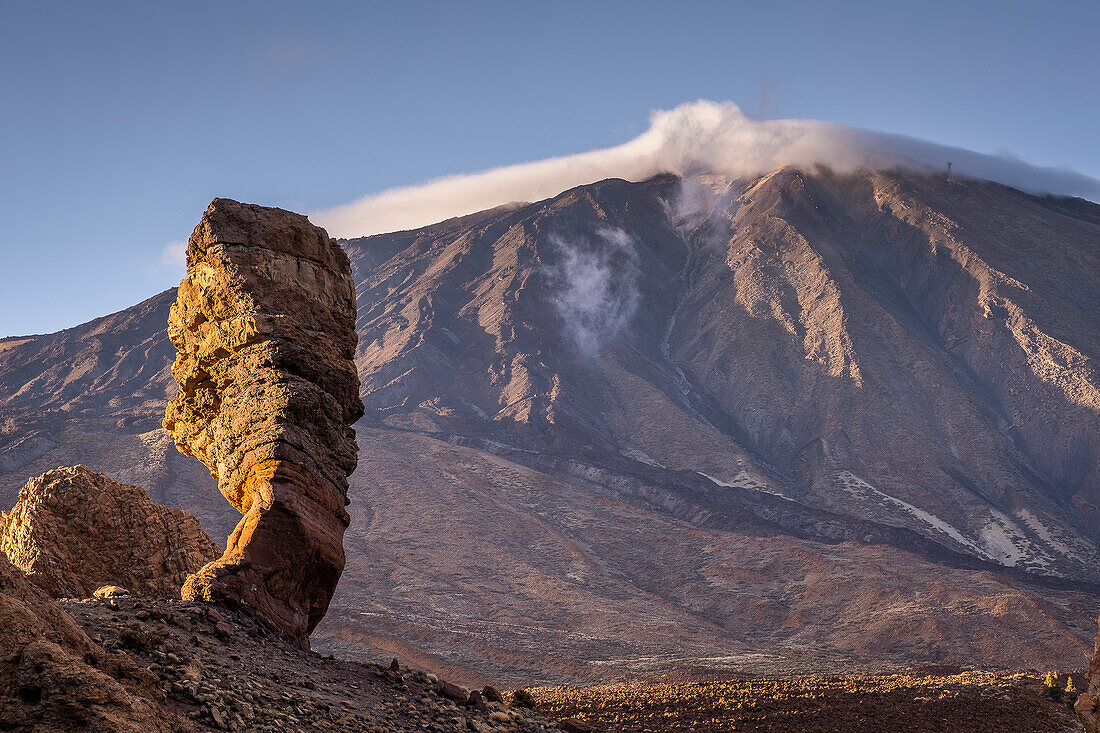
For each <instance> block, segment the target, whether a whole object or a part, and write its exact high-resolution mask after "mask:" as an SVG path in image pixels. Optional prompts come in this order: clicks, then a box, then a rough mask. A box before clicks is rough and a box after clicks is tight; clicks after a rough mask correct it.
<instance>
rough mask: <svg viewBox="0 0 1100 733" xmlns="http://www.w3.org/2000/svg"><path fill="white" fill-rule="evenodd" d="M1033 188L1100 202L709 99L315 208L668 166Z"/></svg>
mask: <svg viewBox="0 0 1100 733" xmlns="http://www.w3.org/2000/svg"><path fill="white" fill-rule="evenodd" d="M948 161H951V163H952V165H953V170H954V171H955V172H956V173H957V174H958V175H960V176H969V177H972V178H983V179H988V180H993V181H998V182H1000V183H1003V184H1006V185H1008V186H1012V187H1014V188H1019V189H1022V190H1024V191H1033V192H1047V193H1054V194H1062V195H1070V196H1082V197H1084V198H1088V199H1092V200H1093V201H1100V181H1097V180H1096V179H1093V178H1090V177H1088V176H1085V175H1082V174H1080V173H1076V172H1074V171H1072V170H1069V169H1065V168H1043V167H1039V166H1033V165H1028V164H1027V163H1023V162H1021V161H1019V160H1012V159H1008V158H999V157H996V156H992V155H983V154H981V153H975V152H972V151H969V150H964V149H962V148H953V147H948V146H945V145H938V144H936V143H931V142H926V141H924V140H918V139H916V138H911V137H904V136H902V135H889V134H886V133H881V132H872V131H869V130H860V129H858V128H854V127H846V126H844V125H838V124H834V123H829V122H820V121H817V120H763V121H761V120H750V119H749V118H748V117H746V116H745V115H744V114H742V113H741V110H740V109H739V108H738V107H737V105H736V104H734V103H733V102H722V103H718V102H711V101H707V100H699V101H697V102H690V103H687V104H681V105H680V106H678V107H676V108H675V109H672V110H655V111H654V112H653V113H652V114H651V117H650V127H649V129H648V130H647V131H646V132H644V133H642V134H641V135H639V136H638V137H636V138H634V139H633V140H631V141H629V142H626V143H623V144H622V145H618V146H615V147H612V148H606V149H603V150H595V151H592V152H588V153H580V154H578V155H567V156H564V157H560V158H550V159H547V160H541V161H537V162H533V163H520V164H518V165H511V166H505V167H502V168H495V169H492V170H488V171H484V172H481V173H472V174H468V175H456V176H449V177H446V178H439V179H436V180H434V181H429V182H428V183H424V184H421V185H416V186H405V187H402V188H394V189H390V190H389V191H383V192H381V193H376V194H371V195H368V196H365V197H363V198H361V199H359V200H358V201H354V202H352V203H349V204H345V205H343V206H337V207H334V208H331V209H326V210H322V211H315V212H312V214H311V216H312V218H313V220H314V221H315V222H316V223H318V224H320V225H321V226H323V227H325V228H326V229H328V231H329V233H330V234H332V235H334V236H341V237H356V236H364V235H367V234H378V233H381V232H392V231H399V230H403V229H412V228H415V227H419V226H424V225H427V224H431V223H433V222H437V221H441V220H443V219H449V218H451V217H454V216H462V215H464V214H471V213H474V212H476V211H482V210H485V209H490V208H492V207H494V206H501V205H503V204H507V203H509V202H513V201H540V200H542V199H545V198H549V197H551V196H555V195H557V194H559V193H561V192H562V191H564V190H566V189H569V188H573V187H574V186H581V185H584V184H587V183H594V182H595V181H600V180H603V179H605V178H625V179H626V180H629V181H642V180H645V179H647V178H651V177H653V176H655V175H657V174H658V173H674V174H676V175H680V176H684V175H688V174H700V173H707V172H710V173H716V174H719V175H725V176H729V177H730V178H747V177H753V176H757V175H760V174H763V173H768V172H770V171H773V170H776V169H777V168H782V167H784V166H788V165H793V166H799V167H804V168H811V167H813V166H815V165H825V166H828V167H830V168H832V169H833V170H835V171H837V172H841V173H844V172H851V171H854V170H859V169H868V170H884V169H890V168H906V169H910V170H920V171H934V172H943V171H945V170H946V168H947V162H948Z"/></svg>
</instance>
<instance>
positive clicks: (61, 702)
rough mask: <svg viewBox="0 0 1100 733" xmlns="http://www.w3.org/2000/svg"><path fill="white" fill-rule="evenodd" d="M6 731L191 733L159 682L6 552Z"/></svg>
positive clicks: (2, 681) (0, 697) (0, 708)
mask: <svg viewBox="0 0 1100 733" xmlns="http://www.w3.org/2000/svg"><path fill="white" fill-rule="evenodd" d="M0 628H2V629H3V630H4V631H3V633H2V634H0V730H21V731H42V732H43V733H45V732H46V731H49V732H50V733H56V732H57V731H70V730H71V731H77V730H81V731H120V732H122V731H133V733H146V732H149V731H165V732H166V731H178V730H193V729H197V726H195V725H193V724H192V723H191V722H190V721H188V720H186V719H183V718H179V717H178V716H176V715H174V714H172V713H170V712H169V711H168V710H167V709H166V708H165V705H164V695H163V693H162V692H161V691H160V690H159V689H158V688H157V678H156V676H155V675H154V674H153V673H152V672H150V671H149V670H148V669H145V668H144V667H139V666H138V665H136V664H135V663H134V662H133V661H132V660H131V659H130V658H129V657H127V656H126V655H124V654H114V653H109V652H106V651H104V649H103V648H102V647H101V646H99V645H97V644H95V643H93V642H92V640H91V639H89V638H88V636H87V635H86V634H85V633H84V632H83V631H81V630H80V627H78V626H77V625H76V623H75V622H74V621H73V619H72V618H71V617H70V616H69V615H68V614H66V613H65V612H64V611H63V610H62V609H61V607H60V606H59V605H58V604H57V602H56V601H54V600H53V599H51V598H49V597H47V596H46V594H45V593H44V592H43V591H42V590H41V589H39V588H37V587H36V586H35V585H34V584H33V583H31V581H30V580H29V579H28V577H27V576H26V575H24V574H23V573H22V572H20V571H19V569H18V568H16V567H15V566H14V565H12V564H11V562H9V561H8V559H7V558H6V557H4V556H3V555H2V554H0Z"/></svg>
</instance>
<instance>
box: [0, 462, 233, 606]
mask: <svg viewBox="0 0 1100 733" xmlns="http://www.w3.org/2000/svg"><path fill="white" fill-rule="evenodd" d="M0 550H3V552H4V554H5V555H7V557H8V559H9V560H11V562H12V563H13V564H14V565H15V566H16V567H18V568H19V569H21V570H22V571H23V572H25V573H26V574H27V575H28V577H29V578H30V580H31V581H32V582H33V583H35V584H36V585H37V586H38V587H40V588H42V589H43V590H44V591H46V592H47V593H48V594H50V595H51V596H53V597H55V598H62V597H67V598H86V597H88V596H90V595H91V594H92V592H93V591H94V590H96V589H97V588H100V587H102V586H106V585H122V586H125V587H126V588H127V589H128V590H129V591H130V592H131V593H133V594H134V595H140V596H155V597H159V598H178V597H179V593H180V587H181V586H182V585H183V581H184V580H185V579H186V578H187V576H188V575H189V574H190V573H193V572H195V571H196V570H198V569H199V568H201V567H202V566H203V565H204V564H206V563H207V562H209V561H211V560H213V559H214V558H216V557H217V556H218V548H217V547H216V546H215V545H214V543H213V542H211V541H210V537H209V536H207V534H206V532H204V531H203V530H202V527H201V526H200V525H199V520H198V519H196V518H195V517H194V516H193V515H191V514H189V513H188V512H185V511H184V510H182V509H170V508H167V507H163V506H160V505H159V504H155V503H153V501H152V500H150V498H149V495H148V494H147V493H146V492H145V490H144V489H142V488H140V487H137V486H130V485H128V484H122V483H119V482H118V481H115V480H113V479H111V478H108V477H107V476H104V475H103V474H99V473H95V472H94V471H92V470H90V469H88V468H87V467H85V466H72V467H66V468H57V469H54V470H53V471H47V472H46V473H44V474H42V475H41V476H39V477H37V478H33V479H31V480H30V481H28V482H27V484H26V486H24V487H23V489H22V490H21V491H20V492H19V500H18V501H17V502H16V504H15V507H14V508H13V509H12V510H11V512H9V513H8V514H7V516H6V518H5V521H4V522H3V526H2V528H0Z"/></svg>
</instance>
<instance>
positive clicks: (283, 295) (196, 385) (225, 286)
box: [164, 199, 363, 648]
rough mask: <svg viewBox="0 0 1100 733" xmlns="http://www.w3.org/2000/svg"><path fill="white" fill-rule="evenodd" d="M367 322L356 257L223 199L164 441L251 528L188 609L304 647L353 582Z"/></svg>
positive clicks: (299, 224) (278, 217) (200, 256)
mask: <svg viewBox="0 0 1100 733" xmlns="http://www.w3.org/2000/svg"><path fill="white" fill-rule="evenodd" d="M355 317H356V310H355V287H354V283H353V281H352V278H351V267H350V265H349V262H348V258H347V255H346V254H345V253H344V251H343V250H342V249H340V247H339V246H338V245H337V244H336V242H335V240H332V239H330V238H329V236H328V234H327V233H326V232H325V230H324V229H321V228H319V227H315V226H313V225H312V224H310V223H309V220H308V219H306V217H304V216H301V215H299V214H294V213H291V212H289V211H283V210H282V209H272V208H266V207H262V206H255V205H250V204H242V203H238V202H236V201H230V200H228V199H215V200H214V201H213V202H212V203H211V204H210V207H209V208H208V209H207V210H206V213H205V214H203V217H202V220H201V221H200V222H199V224H198V226H196V227H195V231H194V233H193V234H192V235H191V238H190V240H189V242H188V246H187V275H186V277H184V279H183V282H181V283H180V287H179V291H178V293H177V297H176V302H175V304H174V305H173V306H172V309H171V312H170V315H169V321H168V335H169V338H170V339H171V340H172V343H173V344H174V345H175V347H176V350H177V356H176V361H175V364H174V365H173V367H172V374H173V376H174V377H175V379H176V382H177V384H178V385H179V392H178V395H177V396H176V397H175V399H173V400H172V401H171V402H170V403H169V404H168V407H167V410H166V412H165V418H164V427H165V428H166V429H167V430H168V431H169V432H170V433H171V434H172V435H173V437H174V438H175V440H176V445H177V447H178V448H179V449H180V451H181V452H183V453H185V454H187V455H191V456H194V457H196V458H198V459H199V460H200V461H202V462H203V463H204V464H206V466H207V467H208V468H209V469H210V472H211V474H212V475H213V476H214V477H215V478H216V479H217V480H218V488H219V489H220V490H221V493H222V494H223V495H224V496H225V498H226V499H228V500H229V502H230V503H231V504H232V505H233V506H234V507H236V508H237V510H238V511H240V512H241V513H242V514H243V515H244V516H243V517H242V519H241V521H240V523H239V524H238V525H237V527H236V529H235V530H234V531H233V533H232V534H231V535H230V537H229V540H228V542H227V547H226V551H225V554H224V555H223V556H222V557H221V558H219V559H217V560H215V561H213V562H211V563H210V564H208V565H206V566H205V567H204V568H202V569H201V570H200V571H199V572H197V573H195V574H194V575H193V576H191V577H190V578H189V579H188V580H187V582H186V584H185V585H184V588H183V593H182V595H183V597H184V598H185V599H205V600H209V601H216V602H219V603H223V604H226V605H229V606H232V607H238V608H240V609H242V610H245V611H247V612H249V613H252V614H253V615H255V616H257V617H259V618H262V619H263V620H265V621H266V622H268V623H269V624H270V625H272V626H274V627H275V628H277V629H279V630H281V631H283V632H284V633H286V634H287V635H289V636H290V637H291V638H292V639H293V640H294V641H295V642H296V643H297V644H298V645H299V646H301V647H303V648H308V646H309V640H308V639H309V633H310V632H311V631H312V630H313V628H314V627H315V626H316V625H317V623H318V622H319V621H320V620H321V619H322V618H323V617H324V615H325V612H326V611H327V610H328V604H329V600H330V599H331V597H332V593H333V591H334V590H335V588H336V583H337V581H338V580H339V578H340V574H341V572H342V571H343V568H344V547H343V536H344V530H345V529H346V528H347V525H348V521H349V519H348V513H347V510H346V509H345V507H346V505H347V488H348V484H347V476H348V474H350V473H351V472H352V471H353V470H354V469H355V465H356V460H357V454H358V446H357V445H356V441H355V431H354V430H353V429H352V427H351V426H352V424H353V423H354V422H355V421H356V420H358V419H359V417H361V416H362V414H363V405H362V402H361V401H360V399H359V376H358V373H357V371H356V367H355V363H354V361H353V358H354V356H355V347H356V343H357V336H356V333H355Z"/></svg>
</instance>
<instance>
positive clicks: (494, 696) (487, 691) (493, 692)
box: [481, 685, 504, 702]
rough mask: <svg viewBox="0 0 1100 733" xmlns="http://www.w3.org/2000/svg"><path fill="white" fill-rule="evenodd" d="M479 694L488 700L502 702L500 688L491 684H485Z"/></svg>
mask: <svg viewBox="0 0 1100 733" xmlns="http://www.w3.org/2000/svg"><path fill="white" fill-rule="evenodd" d="M481 696H482V697H484V698H485V699H486V700H488V701H489V702H504V696H503V695H501V694H500V690H498V689H497V688H495V687H493V686H492V685H485V687H484V688H483V689H482V690H481Z"/></svg>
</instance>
